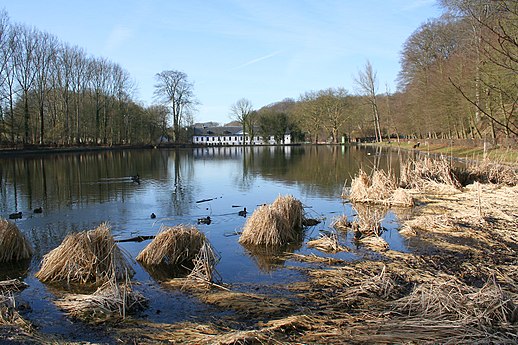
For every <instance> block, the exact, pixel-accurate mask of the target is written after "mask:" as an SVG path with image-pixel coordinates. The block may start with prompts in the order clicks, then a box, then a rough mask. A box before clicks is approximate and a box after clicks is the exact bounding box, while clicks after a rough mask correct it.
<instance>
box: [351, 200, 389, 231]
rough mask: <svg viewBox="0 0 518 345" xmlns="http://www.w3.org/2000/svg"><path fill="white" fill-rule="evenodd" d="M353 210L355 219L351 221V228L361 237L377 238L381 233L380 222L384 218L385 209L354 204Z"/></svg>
mask: <svg viewBox="0 0 518 345" xmlns="http://www.w3.org/2000/svg"><path fill="white" fill-rule="evenodd" d="M354 209H355V210H356V218H355V220H354V221H353V228H355V229H356V230H357V231H359V232H360V233H361V235H362V237H365V236H373V235H375V236H379V235H380V234H381V232H382V231H383V227H382V226H381V221H382V220H383V218H385V215H386V213H387V209H386V208H380V207H373V206H369V205H362V204H355V205H354Z"/></svg>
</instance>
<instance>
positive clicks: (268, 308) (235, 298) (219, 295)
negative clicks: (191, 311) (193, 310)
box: [199, 290, 292, 317]
mask: <svg viewBox="0 0 518 345" xmlns="http://www.w3.org/2000/svg"><path fill="white" fill-rule="evenodd" d="M199 298H200V299H201V300H202V301H203V302H205V303H208V304H212V305H216V306H218V307H219V308H222V309H225V310H234V311H237V312H239V313H241V314H246V315H250V316H252V315H253V316H260V317H266V316H273V315H276V314H280V313H283V312H286V310H287V309H289V308H291V307H292V303H291V302H290V301H288V300H287V299H284V298H280V297H270V296H267V295H262V294H253V293H245V292H238V291H229V290H217V291H211V292H210V293H204V294H201V295H199Z"/></svg>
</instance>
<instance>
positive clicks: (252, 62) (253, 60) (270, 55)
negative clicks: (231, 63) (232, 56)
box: [232, 50, 281, 70]
mask: <svg viewBox="0 0 518 345" xmlns="http://www.w3.org/2000/svg"><path fill="white" fill-rule="evenodd" d="M280 53H281V51H280V50H277V51H275V52H273V53H270V54H268V55H264V56H261V57H258V58H256V59H252V60H249V61H247V62H245V63H244V64H241V65H239V66H236V67H234V68H232V70H237V69H241V68H244V67H246V66H250V65H253V64H256V63H258V62H260V61H264V60H267V59H270V58H272V57H274V56H276V55H279V54H280Z"/></svg>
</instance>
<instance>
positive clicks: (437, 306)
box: [393, 277, 517, 329]
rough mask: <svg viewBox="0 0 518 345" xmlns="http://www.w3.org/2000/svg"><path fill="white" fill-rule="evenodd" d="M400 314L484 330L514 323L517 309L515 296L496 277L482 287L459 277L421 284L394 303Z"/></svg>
mask: <svg viewBox="0 0 518 345" xmlns="http://www.w3.org/2000/svg"><path fill="white" fill-rule="evenodd" d="M393 305H394V308H395V310H397V311H398V312H399V313H402V314H403V315H406V316H409V317H420V318H423V319H426V320H442V321H461V322H462V323H465V324H471V325H472V326H474V327H480V328H482V329H487V328H492V327H495V326H498V325H500V324H511V323H513V322H515V321H517V320H514V318H515V316H513V312H514V310H515V309H516V305H515V304H514V302H513V300H512V298H511V296H510V295H508V294H507V293H504V292H503V291H502V289H501V287H500V286H499V285H498V284H497V283H496V281H495V280H494V279H490V280H488V281H487V282H486V284H485V285H484V286H483V287H482V288H480V289H479V288H475V287H471V286H467V285H465V284H464V283H462V282H460V281H459V280H457V279H454V278H453V279H452V277H450V279H448V280H441V279H437V280H435V281H433V282H428V283H423V284H419V285H417V286H416V287H415V288H414V289H413V290H412V292H411V293H410V294H409V295H408V296H405V297H403V298H401V299H399V300H397V301H395V302H394V304H393Z"/></svg>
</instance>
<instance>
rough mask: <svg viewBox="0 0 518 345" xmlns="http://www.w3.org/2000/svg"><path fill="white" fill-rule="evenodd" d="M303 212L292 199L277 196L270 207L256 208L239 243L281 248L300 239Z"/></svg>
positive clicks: (300, 206) (290, 197) (299, 203)
mask: <svg viewBox="0 0 518 345" xmlns="http://www.w3.org/2000/svg"><path fill="white" fill-rule="evenodd" d="M303 221H304V210H303V207H302V203H301V202H300V201H299V200H297V199H295V198H294V197H292V196H290V195H288V196H279V197H278V198H277V199H275V201H274V202H273V203H272V204H271V205H263V206H260V207H258V208H257V209H256V210H255V211H254V213H252V216H250V217H249V218H248V219H247V221H246V223H245V226H244V228H243V233H242V234H241V237H240V238H239V243H241V244H243V245H256V246H273V247H275V246H283V245H287V244H289V243H294V242H297V241H300V240H301V239H302V224H303Z"/></svg>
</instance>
